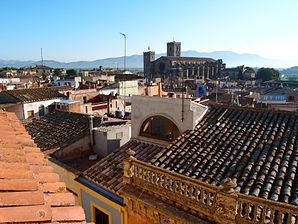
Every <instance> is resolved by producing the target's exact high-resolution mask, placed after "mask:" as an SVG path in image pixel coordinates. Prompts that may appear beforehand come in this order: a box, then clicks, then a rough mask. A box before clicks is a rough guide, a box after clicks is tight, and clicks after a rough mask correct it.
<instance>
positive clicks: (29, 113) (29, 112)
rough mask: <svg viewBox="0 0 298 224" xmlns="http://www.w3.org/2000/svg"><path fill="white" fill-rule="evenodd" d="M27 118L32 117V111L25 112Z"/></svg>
mask: <svg viewBox="0 0 298 224" xmlns="http://www.w3.org/2000/svg"><path fill="white" fill-rule="evenodd" d="M27 117H28V118H31V117H34V110H29V111H27Z"/></svg>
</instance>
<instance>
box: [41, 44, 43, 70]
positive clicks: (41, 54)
mask: <svg viewBox="0 0 298 224" xmlns="http://www.w3.org/2000/svg"><path fill="white" fill-rule="evenodd" d="M40 57H41V65H42V66H43V55H42V48H40Z"/></svg>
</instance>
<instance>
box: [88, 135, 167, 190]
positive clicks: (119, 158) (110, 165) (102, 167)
mask: <svg viewBox="0 0 298 224" xmlns="http://www.w3.org/2000/svg"><path fill="white" fill-rule="evenodd" d="M128 149H131V150H133V151H135V154H134V157H135V158H137V159H139V160H142V161H144V162H147V161H149V160H150V159H151V158H153V156H155V155H156V154H157V153H158V152H160V150H161V149H162V147H161V146H159V145H155V144H151V143H146V142H142V141H139V140H136V139H132V140H130V141H129V142H127V143H126V144H125V145H123V146H122V147H120V148H119V149H117V150H116V151H115V152H113V153H111V154H110V155H108V156H106V157H104V158H103V159H101V160H100V161H98V162H97V163H96V164H94V165H93V166H92V167H90V168H89V169H88V170H86V171H85V172H84V177H86V178H87V179H89V180H91V181H93V182H94V183H96V184H100V185H101V186H103V187H106V188H108V189H109V190H111V191H113V192H118V191H119V189H120V188H121V187H122V186H123V185H124V183H123V182H122V180H123V160H124V159H125V158H126V151H127V150H128Z"/></svg>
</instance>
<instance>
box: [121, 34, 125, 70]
mask: <svg viewBox="0 0 298 224" xmlns="http://www.w3.org/2000/svg"><path fill="white" fill-rule="evenodd" d="M120 34H121V35H122V36H123V38H124V63H123V67H124V71H125V70H126V34H125V33H120Z"/></svg>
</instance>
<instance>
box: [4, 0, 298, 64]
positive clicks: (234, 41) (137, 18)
mask: <svg viewBox="0 0 298 224" xmlns="http://www.w3.org/2000/svg"><path fill="white" fill-rule="evenodd" d="M0 10H1V13H0V29H1V32H0V59H4V60H39V59H40V49H41V48H43V56H44V59H47V60H58V61H64V62H70V61H79V60H96V59H101V58H108V57H118V56H122V55H123V48H124V47H123V46H124V38H123V36H121V35H120V32H122V33H125V34H126V35H127V55H133V54H142V53H143V51H146V50H147V49H148V46H150V49H151V50H154V51H155V52H156V53H163V52H166V42H169V41H172V40H173V39H174V40H175V41H179V42H182V51H185V50H196V51H199V52H212V51H220V50H227V51H234V52H237V53H253V54H258V55H260V56H262V57H265V58H272V59H281V60H288V61H291V62H293V63H294V64H295V63H296V65H298V13H297V12H298V1H297V0H284V1H281V0H247V1H246V0H149V1H148V0H146V1H145V0H118V1H116V0H0Z"/></svg>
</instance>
